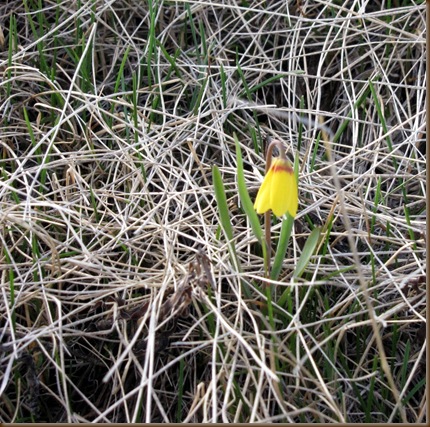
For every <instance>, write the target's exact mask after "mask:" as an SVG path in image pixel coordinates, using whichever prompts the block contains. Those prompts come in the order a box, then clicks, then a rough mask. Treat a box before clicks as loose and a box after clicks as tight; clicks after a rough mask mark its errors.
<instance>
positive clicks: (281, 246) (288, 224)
mask: <svg viewBox="0 0 430 427" xmlns="http://www.w3.org/2000/svg"><path fill="white" fill-rule="evenodd" d="M293 223H294V218H293V217H292V216H291V215H290V214H288V213H287V218H285V219H284V220H283V221H282V226H281V235H280V236H279V241H278V246H277V248H276V253H275V258H274V260H273V267H272V270H271V272H270V278H271V279H272V280H278V277H279V273H280V272H281V268H282V262H283V261H284V258H285V254H286V252H287V247H288V241H289V240H290V236H291V230H292V229H293Z"/></svg>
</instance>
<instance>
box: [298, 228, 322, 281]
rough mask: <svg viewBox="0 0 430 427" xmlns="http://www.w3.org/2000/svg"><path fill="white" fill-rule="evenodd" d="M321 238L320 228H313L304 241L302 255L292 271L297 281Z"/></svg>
mask: <svg viewBox="0 0 430 427" xmlns="http://www.w3.org/2000/svg"><path fill="white" fill-rule="evenodd" d="M320 236H321V228H320V227H315V228H314V229H313V230H312V231H311V234H310V235H309V237H308V239H307V240H306V243H305V246H304V247H303V251H302V254H301V255H300V258H299V261H298V262H297V265H296V269H295V270H294V274H293V277H294V278H295V279H298V278H299V277H301V276H302V274H303V272H304V271H305V268H306V266H307V265H308V264H309V261H310V259H311V256H312V255H313V254H314V252H315V248H316V247H317V245H318V242H319V239H320Z"/></svg>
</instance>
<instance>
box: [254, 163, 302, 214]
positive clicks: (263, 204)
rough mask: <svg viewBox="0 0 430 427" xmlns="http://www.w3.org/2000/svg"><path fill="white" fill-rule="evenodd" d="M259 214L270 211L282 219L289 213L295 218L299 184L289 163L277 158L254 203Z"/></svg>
mask: <svg viewBox="0 0 430 427" xmlns="http://www.w3.org/2000/svg"><path fill="white" fill-rule="evenodd" d="M254 207H255V210H256V211H257V213H259V214H262V213H264V212H266V211H268V210H269V209H272V211H273V213H274V214H275V215H276V216H277V217H280V216H282V215H284V214H286V213H287V212H288V213H289V214H290V215H291V216H292V217H293V218H294V217H295V216H296V214H297V208H298V192H297V182H296V179H295V177H294V171H293V169H292V168H291V166H290V164H289V163H288V161H286V160H284V159H281V158H276V159H274V160H273V162H272V165H271V167H270V169H269V172H268V173H267V175H266V176H265V178H264V180H263V183H262V184H261V187H260V190H259V191H258V194H257V198H256V199H255V203H254Z"/></svg>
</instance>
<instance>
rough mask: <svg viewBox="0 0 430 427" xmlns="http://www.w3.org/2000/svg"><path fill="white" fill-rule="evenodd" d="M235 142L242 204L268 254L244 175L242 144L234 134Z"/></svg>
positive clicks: (264, 250) (254, 231)
mask: <svg viewBox="0 0 430 427" xmlns="http://www.w3.org/2000/svg"><path fill="white" fill-rule="evenodd" d="M234 142H235V143H236V157H237V187H238V191H239V198H240V202H241V204H242V207H243V210H244V211H245V214H246V216H247V217H248V219H249V222H250V223H251V228H252V231H253V233H254V235H255V237H256V238H257V239H258V241H259V242H260V244H261V246H262V247H263V252H264V253H265V252H266V244H265V242H264V235H263V230H262V229H261V225H260V220H259V219H258V215H257V213H256V212H255V209H254V205H253V203H252V201H251V198H250V197H249V194H248V190H247V188H246V183H245V176H244V174H243V160H242V151H241V150H240V143H239V140H238V139H237V136H236V134H234Z"/></svg>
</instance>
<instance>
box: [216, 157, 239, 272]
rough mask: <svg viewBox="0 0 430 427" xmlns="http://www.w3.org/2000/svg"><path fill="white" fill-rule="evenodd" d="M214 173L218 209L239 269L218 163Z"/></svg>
mask: <svg viewBox="0 0 430 427" xmlns="http://www.w3.org/2000/svg"><path fill="white" fill-rule="evenodd" d="M212 175H213V181H214V189H215V199H216V201H217V205H218V211H219V215H220V221H221V227H222V229H223V230H224V234H225V236H226V239H227V242H228V247H229V250H230V255H231V258H232V260H233V263H234V264H235V266H236V268H237V271H239V263H238V260H237V255H236V248H235V246H234V242H233V237H234V235H233V227H232V226H231V222H230V215H229V212H228V206H227V197H226V195H225V189H224V184H223V182H222V177H221V173H220V171H219V169H218V167H217V166H216V165H214V166H213V167H212Z"/></svg>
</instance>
